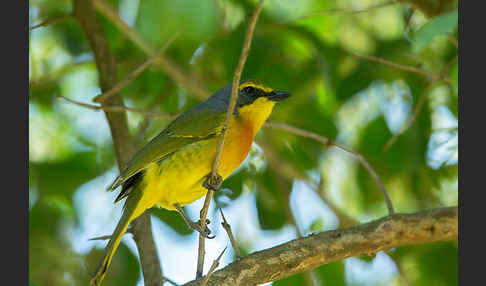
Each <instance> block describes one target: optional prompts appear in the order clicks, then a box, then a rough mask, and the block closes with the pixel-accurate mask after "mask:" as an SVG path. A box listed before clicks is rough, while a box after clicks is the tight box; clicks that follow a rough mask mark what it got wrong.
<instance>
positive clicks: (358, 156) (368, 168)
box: [264, 122, 394, 215]
mask: <svg viewBox="0 0 486 286" xmlns="http://www.w3.org/2000/svg"><path fill="white" fill-rule="evenodd" d="M264 126H265V127H270V128H275V129H280V130H284V131H287V132H290V133H293V134H296V135H299V136H302V137H307V138H311V139H314V140H316V141H319V142H320V143H322V144H323V145H325V146H334V147H336V148H338V149H340V150H342V151H344V152H346V153H348V154H350V155H352V156H353V157H355V158H356V159H357V160H358V161H359V162H360V163H361V165H363V167H364V168H365V169H366V171H368V173H369V174H370V175H371V177H373V180H375V182H376V184H377V185H378V187H379V188H380V191H381V193H382V194H383V197H384V199H385V203H386V206H387V208H388V213H389V214H390V215H391V214H393V213H394V210H393V204H392V202H391V200H390V197H389V196H388V192H387V190H386V188H385V185H384V184H383V182H382V181H381V179H380V177H379V176H378V174H377V173H376V172H375V170H374V169H373V167H371V165H370V163H368V161H367V160H366V159H365V158H364V157H363V155H361V154H360V153H358V152H355V151H352V150H351V149H348V148H347V147H344V146H342V145H339V144H337V143H335V142H333V141H331V140H330V139H329V138H326V137H323V136H321V135H318V134H316V133H313V132H310V131H307V130H302V129H299V128H296V127H294V126H290V125H287V124H284V123H278V122H267V123H265V125H264Z"/></svg>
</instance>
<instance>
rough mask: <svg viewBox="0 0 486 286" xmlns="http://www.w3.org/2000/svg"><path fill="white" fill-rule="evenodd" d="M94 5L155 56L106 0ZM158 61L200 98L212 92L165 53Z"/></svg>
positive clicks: (152, 50) (139, 45)
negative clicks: (188, 74)
mask: <svg viewBox="0 0 486 286" xmlns="http://www.w3.org/2000/svg"><path fill="white" fill-rule="evenodd" d="M93 6H94V7H95V8H96V10H98V12H100V13H101V14H103V15H104V16H105V17H106V18H108V19H109V20H110V21H111V22H112V23H113V24H114V25H115V26H116V27H118V29H119V30H120V32H122V33H123V34H125V36H127V37H128V38H129V39H130V40H131V41H132V42H134V43H135V45H137V46H138V47H139V48H140V49H141V50H142V51H143V52H144V53H145V54H147V55H148V56H149V57H153V56H154V55H155V53H156V51H155V50H154V49H153V48H152V47H151V46H149V45H148V44H147V43H145V42H144V41H143V40H142V38H141V37H140V36H139V35H138V34H137V33H136V32H135V31H134V30H133V29H132V28H131V27H130V26H128V25H127V24H126V23H125V22H123V20H122V19H121V18H120V16H119V15H118V13H117V12H116V11H115V10H114V9H113V8H112V7H111V6H110V5H109V4H107V3H106V2H105V1H103V0H94V1H93ZM156 63H157V64H159V65H160V66H162V68H163V69H164V70H165V71H166V72H167V75H168V76H169V77H170V78H171V79H172V80H174V81H175V82H177V83H179V84H180V86H182V87H184V88H187V89H189V90H190V91H191V92H192V94H193V95H194V96H196V97H197V98H199V99H206V98H208V97H209V95H210V93H209V92H208V91H207V90H206V88H205V87H203V86H202V85H201V84H200V83H199V82H198V81H197V80H195V79H194V78H191V77H189V76H187V75H186V73H187V72H184V71H182V69H181V68H180V67H179V66H178V65H177V64H176V63H174V62H173V61H172V60H170V59H169V58H167V57H166V56H164V55H159V56H158V57H157V60H156Z"/></svg>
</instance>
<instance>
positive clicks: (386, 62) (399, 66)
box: [350, 53, 450, 83]
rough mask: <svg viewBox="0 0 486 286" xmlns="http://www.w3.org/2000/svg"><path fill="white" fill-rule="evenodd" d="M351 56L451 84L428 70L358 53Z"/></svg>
mask: <svg viewBox="0 0 486 286" xmlns="http://www.w3.org/2000/svg"><path fill="white" fill-rule="evenodd" d="M350 54H351V55H352V56H353V57H355V58H359V59H364V60H368V61H372V62H377V63H381V64H384V65H386V66H389V67H392V68H396V69H399V70H404V71H408V72H413V73H416V74H420V75H423V76H426V77H430V78H432V79H434V80H440V81H442V82H445V83H450V80H449V79H448V78H447V77H445V76H444V75H442V74H436V73H433V72H429V71H426V70H423V69H419V68H416V67H413V66H407V65H402V64H398V63H395V62H392V61H389V60H385V59H382V58H378V57H373V56H368V55H362V54H357V53H350Z"/></svg>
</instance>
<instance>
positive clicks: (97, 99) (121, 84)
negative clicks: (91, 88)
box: [93, 34, 177, 102]
mask: <svg viewBox="0 0 486 286" xmlns="http://www.w3.org/2000/svg"><path fill="white" fill-rule="evenodd" d="M176 37H177V34H175V35H173V36H172V37H170V38H169V40H167V42H166V43H165V44H164V45H163V46H162V48H160V49H159V50H158V51H157V52H156V53H155V55H154V56H153V57H151V58H150V59H148V60H146V61H145V62H144V63H143V64H141V65H140V66H139V67H138V68H136V69H135V70H134V71H133V72H131V73H130V74H129V75H128V76H127V77H126V78H125V79H123V80H122V81H120V82H119V83H117V84H116V85H115V86H114V87H112V88H111V89H110V90H109V91H107V92H104V93H102V94H99V95H97V96H96V97H95V98H93V101H94V102H103V101H105V100H106V99H107V98H108V97H110V96H112V95H114V94H117V93H118V92H119V91H120V90H121V89H122V88H123V87H124V86H126V85H127V84H128V83H130V82H131V81H132V80H133V79H134V78H136V77H137V76H139V75H140V74H141V73H142V72H143V71H144V70H146V69H147V68H149V67H150V66H151V65H152V64H153V63H154V62H156V61H157V58H158V57H159V56H160V55H161V54H162V53H163V52H164V51H165V50H167V48H168V47H169V46H170V44H171V43H172V42H173V41H174V40H175V38H176Z"/></svg>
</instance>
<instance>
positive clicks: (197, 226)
mask: <svg viewBox="0 0 486 286" xmlns="http://www.w3.org/2000/svg"><path fill="white" fill-rule="evenodd" d="M209 223H210V221H209V219H206V225H205V226H204V229H203V228H202V227H201V223H200V221H199V220H198V221H197V222H193V221H191V222H190V223H188V225H189V227H190V228H191V229H193V230H195V231H197V232H199V234H201V236H203V237H205V238H208V239H213V238H215V237H216V236H215V235H211V230H210V229H209V228H208V226H207V225H208V224H209Z"/></svg>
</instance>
